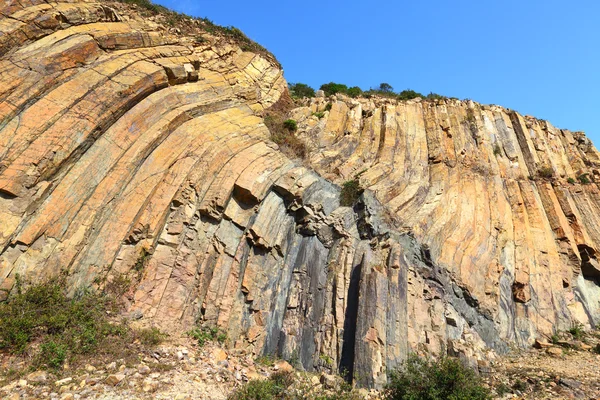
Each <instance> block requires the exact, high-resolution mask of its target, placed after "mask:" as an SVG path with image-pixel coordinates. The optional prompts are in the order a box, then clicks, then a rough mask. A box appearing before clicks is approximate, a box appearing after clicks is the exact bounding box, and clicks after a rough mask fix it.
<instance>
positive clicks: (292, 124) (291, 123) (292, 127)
mask: <svg viewBox="0 0 600 400" xmlns="http://www.w3.org/2000/svg"><path fill="white" fill-rule="evenodd" d="M283 127H284V128H285V129H287V130H288V131H290V132H296V131H297V130H298V123H297V122H296V120H295V119H286V120H285V121H283Z"/></svg>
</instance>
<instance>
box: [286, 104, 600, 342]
mask: <svg viewBox="0 0 600 400" xmlns="http://www.w3.org/2000/svg"><path fill="white" fill-rule="evenodd" d="M327 103H330V104H332V107H331V111H329V112H328V113H325V115H324V117H323V118H322V119H321V120H320V121H318V123H316V121H315V120H313V119H311V118H310V117H307V116H305V114H303V111H302V110H303V109H304V108H299V109H297V110H294V111H292V115H295V116H296V117H297V118H298V122H299V130H300V132H301V134H302V136H303V137H304V138H305V139H306V140H307V141H308V142H309V144H310V146H311V147H312V153H311V157H310V160H309V162H308V164H309V165H310V166H311V167H313V168H314V169H315V170H316V171H317V172H319V173H320V174H322V175H323V176H326V177H328V178H330V179H331V180H333V181H334V182H337V183H340V184H341V183H343V182H344V181H347V180H350V179H353V178H354V177H356V176H358V177H359V180H360V182H361V184H362V186H363V187H365V188H368V189H370V190H371V191H372V192H373V193H375V196H376V197H377V199H378V200H379V201H380V202H381V203H383V204H384V205H386V206H387V207H388V209H389V210H390V211H391V212H392V213H393V215H394V217H395V218H396V219H397V221H398V223H399V224H400V226H402V227H404V228H405V229H407V230H410V231H411V232H413V234H414V235H415V237H416V238H417V239H418V240H419V241H420V242H422V243H423V245H424V246H426V248H427V251H428V253H429V257H430V258H431V260H432V262H433V263H434V264H435V265H437V266H439V267H441V268H442V269H444V270H446V271H448V272H449V273H450V275H451V276H452V280H453V282H455V284H457V285H460V286H462V287H463V289H464V290H466V292H468V296H469V298H470V301H471V302H472V303H473V304H476V305H477V308H478V310H479V313H481V315H483V316H485V318H486V319H487V320H489V322H490V323H491V325H490V326H489V329H493V330H495V331H496V332H497V333H498V334H499V338H500V339H501V340H502V341H504V342H511V341H515V342H517V344H519V345H522V346H525V345H531V344H532V343H533V342H534V339H535V338H536V337H541V336H546V337H548V336H550V335H551V334H552V333H553V332H556V331H557V330H566V329H568V328H569V327H570V326H571V325H572V324H574V323H581V324H584V325H586V326H595V325H597V324H598V323H599V322H600V309H599V308H598V301H597V299H598V298H599V296H600V288H599V287H598V285H597V283H596V279H597V278H598V276H600V275H599V271H600V269H598V266H599V264H598V261H597V251H598V249H599V246H600V235H599V233H600V232H599V231H598V227H599V226H600V225H598V223H599V222H600V221H599V220H598V215H599V212H600V209H599V208H598V207H599V206H598V204H600V196H599V193H598V186H597V184H596V181H598V180H599V179H600V175H599V173H600V172H599V169H598V168H599V167H600V163H598V155H599V154H598V152H597V150H596V149H595V148H594V147H593V146H592V144H591V143H590V141H589V140H588V139H587V138H586V137H585V136H584V135H583V133H581V132H570V131H568V130H564V129H557V128H555V127H553V126H552V125H551V124H550V123H549V122H546V121H540V120H536V119H535V118H532V117H523V116H521V115H519V114H518V113H516V112H514V111H511V110H507V109H504V108H502V107H498V106H482V105H479V104H476V103H473V102H471V101H458V100H441V101H435V102H432V101H418V100H413V101H396V100H391V99H383V98H374V99H368V100H367V99H358V100H356V99H349V98H347V97H345V96H343V95H338V96H337V97H333V98H331V99H325V98H316V99H312V100H308V101H307V102H306V104H305V106H306V107H305V108H308V109H310V110H314V111H316V110H322V109H324V108H325V105H326V104H327ZM357 114H360V115H361V117H360V118H359V121H358V122H355V123H352V124H349V122H348V121H353V120H355V119H356V115H357ZM308 115H310V113H309V114H308ZM422 277H423V276H422V274H421V276H419V274H416V275H415V276H414V278H412V279H411V278H410V277H409V286H408V287H409V297H410V296H414V299H412V300H411V299H409V305H408V307H409V322H408V324H409V342H410V344H411V346H413V347H414V348H428V349H429V350H430V351H433V352H434V353H435V352H436V351H440V349H442V348H443V347H445V344H444V343H445V342H446V340H447V339H449V338H452V336H453V335H455V334H452V333H451V331H452V330H453V329H454V328H453V327H452V326H450V327H446V328H444V327H443V325H445V323H444V321H443V320H441V319H440V318H439V316H440V315H446V320H447V321H446V322H447V323H448V321H452V325H456V321H457V319H456V318H455V317H454V316H451V317H450V319H448V315H453V314H455V312H456V311H457V310H454V309H452V306H451V305H449V304H445V305H441V306H439V305H438V302H436V301H430V302H428V303H426V304H422V303H421V302H422V299H423V297H424V296H433V299H435V297H436V294H431V293H429V294H426V292H427V291H430V290H431V289H428V288H427V287H426V286H425V287H424V286H423V282H422ZM447 296H448V294H447V293H446V294H440V295H439V297H440V299H441V300H444V302H445V303H448V299H447ZM438 307H441V308H440V309H439V310H438V309H437V308H438ZM460 313H461V312H460V310H459V314H460ZM463 317H464V315H463ZM436 320H437V321H436ZM467 321H468V319H467ZM468 322H469V324H468V326H470V327H471V328H476V329H475V330H476V331H478V335H480V336H481V338H483V339H484V340H485V341H486V343H487V344H488V345H490V346H492V347H502V345H499V342H497V343H496V344H494V341H496V339H497V338H493V336H494V335H489V332H487V329H488V328H482V327H481V326H479V327H478V325H477V323H475V322H474V321H468ZM440 324H441V326H442V328H441V329H439V325H440ZM436 325H438V327H436ZM457 327H458V328H462V326H457ZM492 327H493V328H492ZM460 335H462V332H461V333H460ZM432 337H433V338H434V339H433V342H432V340H431V338H432ZM456 338H458V337H456ZM456 338H454V339H456Z"/></svg>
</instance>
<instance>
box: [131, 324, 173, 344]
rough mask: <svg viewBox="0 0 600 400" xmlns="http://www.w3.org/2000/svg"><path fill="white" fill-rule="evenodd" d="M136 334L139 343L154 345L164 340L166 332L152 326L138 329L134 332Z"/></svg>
mask: <svg viewBox="0 0 600 400" xmlns="http://www.w3.org/2000/svg"><path fill="white" fill-rule="evenodd" d="M136 336H137V338H138V339H139V340H140V343H142V344H144V345H147V346H156V345H159V344H161V343H162V342H163V341H164V340H165V338H166V337H167V334H166V333H164V332H161V331H160V329H158V328H155V327H152V328H144V329H140V330H139V331H138V332H137V333H136Z"/></svg>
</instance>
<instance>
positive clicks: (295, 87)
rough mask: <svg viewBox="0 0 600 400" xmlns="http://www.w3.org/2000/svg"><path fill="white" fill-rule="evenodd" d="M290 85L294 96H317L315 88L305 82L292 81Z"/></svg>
mask: <svg viewBox="0 0 600 400" xmlns="http://www.w3.org/2000/svg"><path fill="white" fill-rule="evenodd" d="M288 87H289V89H290V94H291V95H292V97H298V98H303V97H315V89H313V88H311V87H310V86H308V85H307V84H305V83H290V84H289V86H288Z"/></svg>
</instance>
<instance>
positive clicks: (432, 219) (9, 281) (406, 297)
mask: <svg viewBox="0 0 600 400" xmlns="http://www.w3.org/2000/svg"><path fill="white" fill-rule="evenodd" d="M140 12H141V11H140V10H139V9H136V8H135V7H132V6H125V5H122V4H119V3H112V2H102V3H97V2H93V1H88V2H86V1H65V2H55V3H53V2H44V1H41V0H30V1H19V2H17V1H12V0H11V1H6V0H4V1H3V2H0V71H1V74H0V81H1V82H0V83H1V84H0V244H1V247H0V300H5V299H6V298H8V296H10V293H11V291H13V290H15V282H16V279H17V276H19V277H20V278H22V279H23V280H24V281H26V282H36V281H42V280H44V279H47V278H49V277H51V276H55V275H57V274H59V273H61V271H65V272H66V273H67V274H68V282H69V290H70V291H71V293H75V292H76V291H77V290H79V289H81V288H84V287H90V288H92V289H99V290H100V289H103V288H104V287H105V286H106V285H107V284H108V283H110V282H113V281H114V280H116V279H117V280H118V279H122V277H126V278H127V279H129V280H130V281H131V282H133V284H134V285H133V287H132V288H131V290H130V292H129V293H127V295H126V297H127V307H128V311H130V312H135V313H136V315H143V318H145V319H146V320H148V321H150V322H151V323H153V324H157V325H159V326H161V327H162V328H163V329H167V330H171V331H179V332H185V331H186V330H189V329H190V327H191V326H193V325H194V324H196V323H203V324H209V325H216V326H218V327H220V328H221V329H222V330H224V331H225V332H226V333H227V336H228V344H229V346H231V347H236V348H244V349H247V350H249V351H252V352H254V353H255V354H257V355H259V354H265V353H269V354H276V355H277V356H279V357H282V358H285V359H288V360H293V361H295V362H297V363H298V365H300V366H301V367H302V368H305V369H308V370H314V369H321V370H332V371H345V372H346V373H347V376H348V377H354V379H355V381H356V382H357V383H358V384H359V385H365V386H380V385H382V384H383V383H384V382H385V380H386V373H387V372H388V371H389V370H390V369H392V368H394V367H395V366H397V365H398V363H400V362H401V361H402V360H403V359H404V358H405V357H406V355H407V354H408V352H409V351H416V352H420V353H424V352H428V353H431V354H434V355H439V354H444V353H445V352H447V351H448V352H450V353H453V354H458V355H460V356H462V357H464V358H466V359H467V360H468V361H469V362H470V363H471V364H473V365H474V366H477V365H478V363H479V364H481V365H485V362H486V360H487V359H488V358H489V357H490V355H489V354H488V350H489V349H493V350H496V351H505V350H507V349H508V347H509V345H510V344H511V343H514V344H516V345H519V346H526V345H528V344H530V343H531V342H532V341H533V339H534V338H535V337H537V336H541V335H550V334H551V333H552V332H553V331H554V330H557V329H567V328H569V327H571V325H572V324H574V323H582V324H584V325H594V324H596V323H597V322H598V318H600V310H599V304H598V299H600V297H599V296H600V291H599V288H598V286H597V282H596V280H597V279H598V277H599V276H600V264H598V261H597V251H598V248H599V247H598V243H597V242H598V240H599V239H600V231H599V228H600V216H599V212H598V199H599V197H598V193H597V186H596V184H595V183H594V182H593V181H594V180H596V179H599V178H596V177H597V176H598V171H597V170H596V167H597V165H599V164H598V163H599V162H600V160H599V158H598V153H597V151H596V150H595V148H594V147H593V146H592V145H591V143H590V142H589V140H588V139H586V138H585V136H583V134H581V133H571V132H569V131H566V130H560V129H556V128H554V127H552V126H551V125H550V124H549V123H547V122H544V121H538V120H535V119H533V118H530V117H523V116H521V115H519V114H517V113H515V112H512V111H509V110H506V109H503V108H501V107H483V106H480V105H478V104H474V103H471V102H459V101H455V100H445V101H438V102H437V103H435V102H420V101H409V102H396V101H391V100H385V99H370V100H367V99H362V100H353V99H348V98H345V97H343V96H340V97H339V98H318V99H312V100H309V99H307V100H305V106H304V107H299V108H296V109H294V110H292V111H291V112H290V116H291V117H292V118H294V119H296V120H297V121H298V123H299V136H300V137H301V138H303V139H304V140H306V142H307V143H308V144H309V147H310V149H311V153H310V156H309V158H308V159H307V160H304V161H300V160H291V159H289V158H288V157H286V156H285V155H284V154H283V153H282V152H281V151H280V149H279V148H278V147H277V145H275V144H274V143H272V142H271V141H270V140H269V131H268V129H267V128H266V126H265V125H264V123H263V120H262V115H263V112H264V110H266V109H267V108H269V107H270V106H272V105H273V104H274V103H276V102H277V101H278V100H279V99H280V98H281V97H282V96H284V95H285V90H286V82H285V80H284V79H283V75H282V71H281V70H280V69H279V66H278V65H277V63H276V62H275V61H274V60H272V59H271V58H269V57H266V56H261V55H258V54H254V53H252V52H248V51H242V49H241V48H240V47H238V46H237V45H235V44H233V43H229V42H227V41H226V40H221V39H219V38H214V37H210V39H211V40H205V39H203V40H197V38H192V37H189V35H188V36H186V34H182V33H181V32H178V31H177V29H175V28H169V27H165V26H164V25H161V23H160V22H161V21H160V20H157V19H154V18H149V17H147V16H143V15H142V14H140ZM209 36H210V35H207V37H209ZM328 103H330V104H331V110H330V111H325V110H326V108H327V104H328ZM318 111H324V116H323V118H321V119H319V118H318V116H315V115H313V113H314V112H318ZM586 174H587V175H586ZM355 177H358V179H359V180H360V182H361V185H362V186H363V187H365V188H368V189H369V190H367V191H365V193H364V194H363V196H361V198H360V199H359V200H358V201H357V202H356V203H355V205H354V206H353V207H344V206H341V205H340V186H339V185H340V184H342V183H343V182H345V181H347V180H350V179H354V178H355ZM568 178H571V179H572V182H574V183H568V182H567V179H568ZM587 181H590V183H589V184H584V183H585V182H587Z"/></svg>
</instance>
